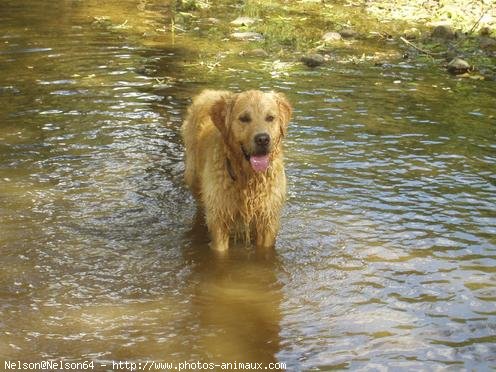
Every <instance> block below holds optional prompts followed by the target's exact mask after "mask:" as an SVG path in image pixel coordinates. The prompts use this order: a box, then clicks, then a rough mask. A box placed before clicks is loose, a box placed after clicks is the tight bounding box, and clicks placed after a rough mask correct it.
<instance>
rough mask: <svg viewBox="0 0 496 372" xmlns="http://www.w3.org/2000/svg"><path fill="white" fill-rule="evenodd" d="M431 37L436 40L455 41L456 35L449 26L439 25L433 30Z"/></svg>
mask: <svg viewBox="0 0 496 372" xmlns="http://www.w3.org/2000/svg"><path fill="white" fill-rule="evenodd" d="M431 36H432V37H433V38H435V39H442V40H453V39H455V38H456V33H455V31H453V29H452V28H451V27H450V26H449V25H438V26H436V27H434V29H433V30H432V33H431Z"/></svg>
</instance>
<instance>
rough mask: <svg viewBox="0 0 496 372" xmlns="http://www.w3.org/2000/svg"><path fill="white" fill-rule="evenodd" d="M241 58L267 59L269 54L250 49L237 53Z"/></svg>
mask: <svg viewBox="0 0 496 372" xmlns="http://www.w3.org/2000/svg"><path fill="white" fill-rule="evenodd" d="M239 55H240V56H242V57H253V58H267V57H268V56H269V53H267V52H266V51H265V50H263V49H261V48H256V49H251V50H243V51H241V52H240V53H239Z"/></svg>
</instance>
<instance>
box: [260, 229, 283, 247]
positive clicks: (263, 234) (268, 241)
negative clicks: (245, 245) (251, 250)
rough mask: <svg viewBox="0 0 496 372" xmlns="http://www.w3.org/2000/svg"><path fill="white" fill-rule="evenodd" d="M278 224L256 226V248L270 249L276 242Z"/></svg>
mask: <svg viewBox="0 0 496 372" xmlns="http://www.w3.org/2000/svg"><path fill="white" fill-rule="evenodd" d="M278 227H279V226H278V224H276V223H273V224H270V223H269V224H267V225H264V226H258V228H257V232H256V235H257V236H256V248H257V249H271V248H274V245H275V244H276V236H277V231H278Z"/></svg>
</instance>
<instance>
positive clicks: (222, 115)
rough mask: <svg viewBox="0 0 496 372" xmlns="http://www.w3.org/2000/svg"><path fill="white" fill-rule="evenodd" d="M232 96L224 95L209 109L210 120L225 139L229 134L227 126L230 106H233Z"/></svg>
mask: <svg viewBox="0 0 496 372" xmlns="http://www.w3.org/2000/svg"><path fill="white" fill-rule="evenodd" d="M234 98H235V95H234V94H229V95H224V96H222V97H221V98H220V99H218V100H217V101H216V102H214V104H213V105H212V107H211V108H210V119H212V122H213V123H214V124H215V126H216V127H217V129H218V130H219V132H220V133H221V134H222V138H224V139H227V137H228V134H229V128H228V124H229V121H230V116H231V111H232V106H233V104H234Z"/></svg>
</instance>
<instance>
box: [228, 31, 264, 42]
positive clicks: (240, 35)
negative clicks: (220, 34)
mask: <svg viewBox="0 0 496 372" xmlns="http://www.w3.org/2000/svg"><path fill="white" fill-rule="evenodd" d="M231 37H232V38H233V39H237V40H251V41H260V40H263V36H262V34H259V33H258V32H252V31H246V32H233V33H232V34H231Z"/></svg>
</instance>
